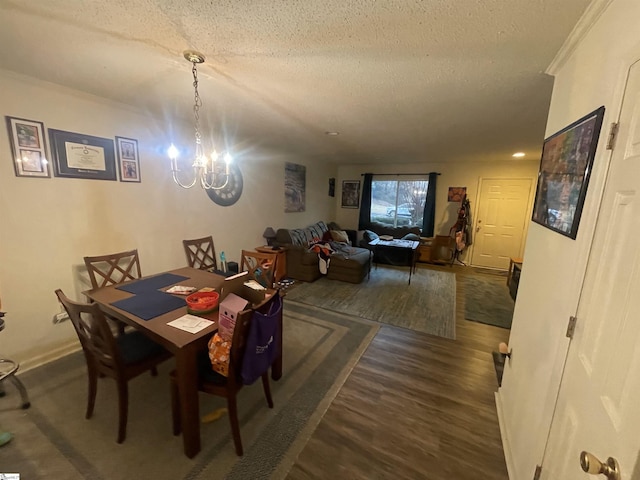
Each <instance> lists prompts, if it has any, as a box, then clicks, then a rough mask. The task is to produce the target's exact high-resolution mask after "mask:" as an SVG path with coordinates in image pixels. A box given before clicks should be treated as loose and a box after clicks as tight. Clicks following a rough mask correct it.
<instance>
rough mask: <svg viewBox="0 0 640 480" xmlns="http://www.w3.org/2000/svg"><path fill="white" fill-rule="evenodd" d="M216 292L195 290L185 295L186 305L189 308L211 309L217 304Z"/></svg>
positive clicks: (217, 296)
mask: <svg viewBox="0 0 640 480" xmlns="http://www.w3.org/2000/svg"><path fill="white" fill-rule="evenodd" d="M219 298H220V295H219V294H218V292H196V293H192V294H191V295H189V296H188V297H187V305H188V306H189V308H190V309H191V310H211V309H212V308H215V307H217V306H218V299H219Z"/></svg>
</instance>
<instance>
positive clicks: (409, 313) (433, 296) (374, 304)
mask: <svg viewBox="0 0 640 480" xmlns="http://www.w3.org/2000/svg"><path fill="white" fill-rule="evenodd" d="M329 268H331V266H329ZM408 280H409V269H408V268H407V267H392V266H387V265H385V266H383V265H379V266H378V267H373V268H372V269H371V278H369V279H368V280H367V279H366V278H365V279H364V281H363V282H362V283H359V284H353V283H347V282H340V281H337V280H329V279H327V278H325V277H322V278H319V279H318V280H316V281H315V282H312V283H303V284H301V285H298V286H296V287H294V288H293V289H291V290H290V291H288V292H287V296H286V297H285V302H286V301H287V300H295V301H298V302H302V303H306V304H309V305H315V306H317V307H320V308H323V309H327V310H332V311H335V312H341V313H345V314H348V315H354V316H357V317H362V318H367V319H369V320H375V321H377V322H383V323H388V324H391V325H395V326H397V327H403V328H408V329H411V330H417V331H419V332H424V333H428V334H431V335H437V336H440V337H445V338H451V339H455V335H456V324H455V308H456V276H455V274H454V273H450V272H442V271H438V270H432V269H429V268H426V267H421V266H419V267H418V268H417V271H416V273H415V274H413V275H412V276H411V285H408Z"/></svg>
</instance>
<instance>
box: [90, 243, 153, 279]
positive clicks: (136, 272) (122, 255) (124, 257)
mask: <svg viewBox="0 0 640 480" xmlns="http://www.w3.org/2000/svg"><path fill="white" fill-rule="evenodd" d="M84 264H85V265H86V266H87V272H88V273H89V279H90V280H91V287H92V288H101V287H107V286H109V285H115V284H118V283H123V282H126V281H128V280H136V279H138V278H141V277H142V272H141V271H140V258H139V257H138V250H129V251H126V252H119V253H110V254H107V255H99V256H95V257H84Z"/></svg>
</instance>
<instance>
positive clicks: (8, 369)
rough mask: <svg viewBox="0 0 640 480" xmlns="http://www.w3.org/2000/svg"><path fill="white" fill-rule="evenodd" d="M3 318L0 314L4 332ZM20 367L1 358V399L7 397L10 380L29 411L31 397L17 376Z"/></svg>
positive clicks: (24, 407) (0, 325) (0, 327)
mask: <svg viewBox="0 0 640 480" xmlns="http://www.w3.org/2000/svg"><path fill="white" fill-rule="evenodd" d="M2 317H4V313H2V312H0V331H2V330H4V319H3V318H2ZM19 367H20V364H19V363H17V362H14V361H13V360H9V359H8V358H0V397H4V396H5V395H6V392H5V391H4V380H5V379H9V380H11V382H12V383H13V384H14V385H15V387H16V388H17V389H18V392H20V397H21V399H22V408H23V409H27V408H29V407H30V406H31V402H29V396H28V395H27V389H26V388H24V385H23V384H22V382H21V381H20V379H19V378H17V377H16V375H15V374H16V372H17V371H18V368H19Z"/></svg>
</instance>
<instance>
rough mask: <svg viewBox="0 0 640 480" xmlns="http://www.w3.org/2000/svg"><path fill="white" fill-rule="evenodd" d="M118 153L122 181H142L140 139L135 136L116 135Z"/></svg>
mask: <svg viewBox="0 0 640 480" xmlns="http://www.w3.org/2000/svg"><path fill="white" fill-rule="evenodd" d="M116 153H117V154H118V169H119V170H120V181H121V182H140V181H141V179H140V157H139V156H138V141H137V140H135V139H133V138H127V137H118V136H116Z"/></svg>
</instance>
